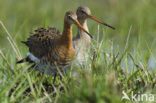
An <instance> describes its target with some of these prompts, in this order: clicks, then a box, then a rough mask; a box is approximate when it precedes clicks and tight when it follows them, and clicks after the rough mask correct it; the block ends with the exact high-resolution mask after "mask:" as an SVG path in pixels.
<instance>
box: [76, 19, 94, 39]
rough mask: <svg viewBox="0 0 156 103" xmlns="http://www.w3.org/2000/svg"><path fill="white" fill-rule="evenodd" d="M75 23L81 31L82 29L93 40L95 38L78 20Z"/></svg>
mask: <svg viewBox="0 0 156 103" xmlns="http://www.w3.org/2000/svg"><path fill="white" fill-rule="evenodd" d="M74 22H75V24H76V25H77V26H78V27H79V28H80V29H82V30H83V31H84V32H86V33H87V34H88V35H89V36H90V37H91V38H93V37H92V35H90V33H88V32H87V31H86V30H85V29H84V28H83V27H82V26H81V24H80V23H79V22H78V20H74Z"/></svg>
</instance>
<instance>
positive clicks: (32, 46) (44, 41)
mask: <svg viewBox="0 0 156 103" xmlns="http://www.w3.org/2000/svg"><path fill="white" fill-rule="evenodd" d="M60 36H61V33H60V32H59V31H58V30H57V29H56V28H51V27H49V28H48V29H44V28H38V29H36V30H35V31H34V33H32V35H31V36H30V37H29V38H28V39H27V41H26V42H23V43H24V44H26V45H27V46H28V48H29V52H30V53H32V54H33V55H34V56H36V57H37V58H39V59H40V58H42V57H43V56H45V55H47V54H48V52H49V47H50V49H51V46H53V45H55V44H54V40H55V39H57V38H59V37H60Z"/></svg>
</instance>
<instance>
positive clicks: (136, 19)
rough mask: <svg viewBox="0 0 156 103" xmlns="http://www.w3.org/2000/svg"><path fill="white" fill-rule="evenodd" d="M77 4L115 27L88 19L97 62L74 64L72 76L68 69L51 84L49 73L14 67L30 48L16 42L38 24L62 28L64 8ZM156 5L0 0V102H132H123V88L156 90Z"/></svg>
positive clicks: (114, 0) (124, 0) (141, 0)
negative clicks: (80, 65) (84, 64)
mask: <svg viewBox="0 0 156 103" xmlns="http://www.w3.org/2000/svg"><path fill="white" fill-rule="evenodd" d="M80 5H86V6H88V7H89V8H90V9H91V11H92V14H94V15H95V16H96V17H99V18H101V19H102V20H103V21H105V22H107V23H108V24H111V25H113V26H115V27H116V30H114V31H113V30H111V29H108V28H106V27H104V26H102V25H98V24H97V23H95V22H93V21H91V20H88V26H89V30H90V33H91V34H93V37H94V39H93V40H92V41H93V46H94V47H95V50H96V53H97V58H96V61H95V62H89V63H86V65H87V69H85V70H84V69H83V68H82V69H80V68H79V67H77V69H78V76H76V77H73V76H72V72H71V71H69V73H68V74H67V75H64V76H63V81H60V80H59V78H57V80H56V84H55V85H52V80H53V77H52V76H47V75H43V74H40V73H38V72H35V71H28V70H27V68H29V65H28V64H23V65H16V61H17V60H19V59H20V58H22V57H24V56H25V55H26V53H27V51H28V49H27V48H26V47H25V46H24V45H23V44H21V43H20V41H22V40H26V38H27V37H29V35H30V34H29V32H31V31H32V30H34V29H35V28H37V27H41V26H43V27H47V26H55V27H56V28H58V29H59V30H60V31H61V30H62V28H63V26H62V25H63V16H64V14H65V12H66V11H67V10H74V11H75V10H76V9H77V7H78V6H80ZM155 5H156V2H155V1H154V0H148V1H147V0H131V1H128V0H104V1H101V0H96V1H91V0H86V1H83V0H79V1H72V0H68V1H61V0H47V1H43V0H33V1H32V0H27V1H23V0H20V1H17V0H5V1H4V0H0V101H1V102H2V103H3V102H4V103H5V102H6V103H8V102H9V103H12V102H23V103H27V102H37V103H44V102H54V103H121V102H124V103H130V102H131V101H128V100H121V98H122V96H123V94H122V92H123V91H124V92H126V93H127V94H128V96H131V93H132V92H134V93H135V94H138V96H139V93H141V94H145V93H149V94H156V86H155V83H156V79H155V78H156V70H155V69H156V55H155V54H156V47H155V45H156V39H155V34H156V29H155V27H156V21H155V18H156V14H155V10H156V8H155ZM73 33H74V34H76V27H75V26H74V30H73ZM90 56H91V54H90ZM73 67H74V66H73ZM73 67H72V69H74V68H73ZM155 98H156V97H155ZM155 101H156V100H155ZM155 101H153V102H155ZM143 102H147V103H148V102H149V101H146V100H145V98H144V101H143Z"/></svg>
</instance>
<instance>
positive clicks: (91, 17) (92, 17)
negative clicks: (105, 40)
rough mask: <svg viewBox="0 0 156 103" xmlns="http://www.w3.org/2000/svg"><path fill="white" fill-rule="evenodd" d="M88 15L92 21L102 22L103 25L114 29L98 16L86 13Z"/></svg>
mask: <svg viewBox="0 0 156 103" xmlns="http://www.w3.org/2000/svg"><path fill="white" fill-rule="evenodd" d="M88 16H89V18H90V19H93V20H94V21H96V22H98V23H101V24H103V25H105V26H108V27H110V28H112V29H114V30H115V28H114V27H112V26H110V25H108V24H106V23H104V22H103V21H101V20H99V19H98V18H96V17H94V16H93V15H88Z"/></svg>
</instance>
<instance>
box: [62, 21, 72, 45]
mask: <svg viewBox="0 0 156 103" xmlns="http://www.w3.org/2000/svg"><path fill="white" fill-rule="evenodd" d="M62 39H63V41H64V43H65V44H66V45H68V46H69V47H72V24H69V23H67V22H66V21H64V28H63V33H62Z"/></svg>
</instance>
